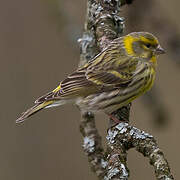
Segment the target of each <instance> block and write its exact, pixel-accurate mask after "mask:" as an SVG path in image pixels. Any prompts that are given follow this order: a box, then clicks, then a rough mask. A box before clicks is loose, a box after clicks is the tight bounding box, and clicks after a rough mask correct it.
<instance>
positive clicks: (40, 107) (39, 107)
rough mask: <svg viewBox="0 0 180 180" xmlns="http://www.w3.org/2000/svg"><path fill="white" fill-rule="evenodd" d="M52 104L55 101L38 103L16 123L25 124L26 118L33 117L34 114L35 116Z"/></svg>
mask: <svg viewBox="0 0 180 180" xmlns="http://www.w3.org/2000/svg"><path fill="white" fill-rule="evenodd" d="M52 103H53V101H46V102H43V103H38V104H36V105H34V106H33V107H32V108H29V109H28V110H27V111H25V112H24V113H23V114H22V116H21V117H19V118H18V119H17V120H16V123H21V122H23V121H24V120H25V119H26V118H28V117H30V116H32V115H33V114H35V113H37V112H38V111H40V110H42V109H44V108H45V107H47V106H49V105H51V104H52Z"/></svg>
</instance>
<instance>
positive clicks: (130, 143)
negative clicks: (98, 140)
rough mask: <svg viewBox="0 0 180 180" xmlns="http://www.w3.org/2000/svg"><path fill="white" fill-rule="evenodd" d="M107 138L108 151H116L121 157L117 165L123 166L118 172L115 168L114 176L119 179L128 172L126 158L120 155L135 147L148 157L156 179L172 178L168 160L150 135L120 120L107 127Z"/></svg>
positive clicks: (169, 179) (167, 179) (168, 179)
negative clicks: (116, 123) (109, 127)
mask: <svg viewBox="0 0 180 180" xmlns="http://www.w3.org/2000/svg"><path fill="white" fill-rule="evenodd" d="M107 139H108V143H109V144H108V148H109V150H108V151H109V153H110V154H112V152H111V151H113V152H115V153H116V156H118V154H120V155H121V159H122V160H121V161H120V162H122V163H120V164H119V166H123V168H121V169H122V170H121V171H123V172H121V173H120V174H119V172H120V170H119V171H117V170H116V172H117V174H116V175H114V177H115V176H116V179H118V178H119V179H121V176H122V174H123V177H124V176H125V175H126V174H127V172H128V171H127V168H126V166H124V165H126V159H124V156H122V155H123V152H126V151H128V150H129V149H131V148H135V149H136V150H137V151H138V152H140V153H142V154H143V155H144V156H145V157H148V158H149V162H150V164H151V165H152V166H154V170H155V174H156V179H157V180H165V179H166V180H171V179H173V176H172V175H171V172H170V168H169V165H168V162H167V160H166V159H165V157H164V154H163V152H162V151H161V150H160V149H159V147H158V144H157V142H156V140H155V139H154V137H153V136H152V135H150V134H148V133H145V132H144V131H141V130H139V129H137V128H135V127H133V126H130V125H128V123H124V122H122V123H119V124H118V125H117V126H114V127H113V128H111V129H109V131H108V136H107ZM119 149H120V150H119ZM119 152H120V153H119ZM119 159H120V158H119ZM124 161H125V162H124ZM114 168H116V167H113V169H114ZM116 169H117V168H116ZM109 179H110V178H109ZM111 179H112V178H111Z"/></svg>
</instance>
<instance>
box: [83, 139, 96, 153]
mask: <svg viewBox="0 0 180 180" xmlns="http://www.w3.org/2000/svg"><path fill="white" fill-rule="evenodd" d="M94 146H95V141H94V138H93V137H87V136H86V137H84V144H83V148H84V151H85V152H88V153H92V152H94V150H95V147H94Z"/></svg>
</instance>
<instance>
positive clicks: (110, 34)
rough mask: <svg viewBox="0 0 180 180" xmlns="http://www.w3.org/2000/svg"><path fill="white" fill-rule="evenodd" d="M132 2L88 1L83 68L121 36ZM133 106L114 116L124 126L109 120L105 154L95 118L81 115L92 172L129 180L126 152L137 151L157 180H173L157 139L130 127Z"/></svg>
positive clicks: (82, 45)
mask: <svg viewBox="0 0 180 180" xmlns="http://www.w3.org/2000/svg"><path fill="white" fill-rule="evenodd" d="M131 2H132V0H88V1H87V16H86V22H85V27H84V29H85V30H84V33H83V36H82V38H80V39H79V43H80V50H81V52H80V53H81V55H80V63H79V66H82V65H83V64H85V63H86V62H88V61H90V60H91V59H92V58H93V57H94V56H95V55H96V54H97V53H98V52H100V51H101V50H102V49H103V48H104V47H106V46H107V44H108V43H109V42H110V41H112V40H113V39H115V38H117V37H119V36H121V35H122V32H123V29H124V19H123V18H122V17H120V16H119V12H120V7H121V6H122V5H125V4H129V3H131ZM130 107H131V105H130V104H129V105H128V106H126V107H123V108H121V109H119V110H117V111H116V112H114V113H113V116H116V118H118V119H119V120H121V121H122V123H120V124H118V125H116V126H114V125H113V124H112V120H110V128H109V130H108V135H107V141H108V143H107V150H106V152H105V151H104V150H103V147H102V144H101V137H100V135H99V133H98V130H97V128H96V126H95V118H94V115H93V114H92V113H91V112H85V113H83V114H82V119H81V122H80V131H81V133H82V135H83V137H84V144H83V149H84V152H85V154H86V155H87V156H88V160H89V163H90V165H91V168H92V170H93V171H94V172H95V173H96V175H97V176H98V178H99V179H104V180H119V179H121V180H127V179H128V177H129V170H128V168H127V151H128V150H129V149H130V148H136V150H137V151H139V152H140V153H142V154H143V155H144V156H147V157H149V159H150V163H151V164H152V165H153V166H154V168H155V173H156V177H157V179H158V180H160V179H169V180H171V179H173V177H172V175H171V173H170V168H169V166H168V163H167V161H166V159H165V158H164V155H163V153H162V151H161V150H160V149H159V148H158V146H157V143H156V141H155V140H154V138H153V137H152V136H151V135H149V134H147V133H145V132H143V131H141V130H138V129H137V128H135V127H132V126H129V125H128V123H129V112H130Z"/></svg>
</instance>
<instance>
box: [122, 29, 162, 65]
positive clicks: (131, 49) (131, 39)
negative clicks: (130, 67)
mask: <svg viewBox="0 0 180 180" xmlns="http://www.w3.org/2000/svg"><path fill="white" fill-rule="evenodd" d="M124 46H125V51H126V53H127V54H128V55H129V56H132V57H137V58H139V59H142V60H144V61H152V62H153V61H156V56H158V55H160V54H164V53H165V51H164V49H163V48H162V47H161V46H160V44H159V41H158V40H157V38H156V37H155V36H154V35H152V34H150V33H148V32H133V33H130V34H128V35H126V36H124Z"/></svg>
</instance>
